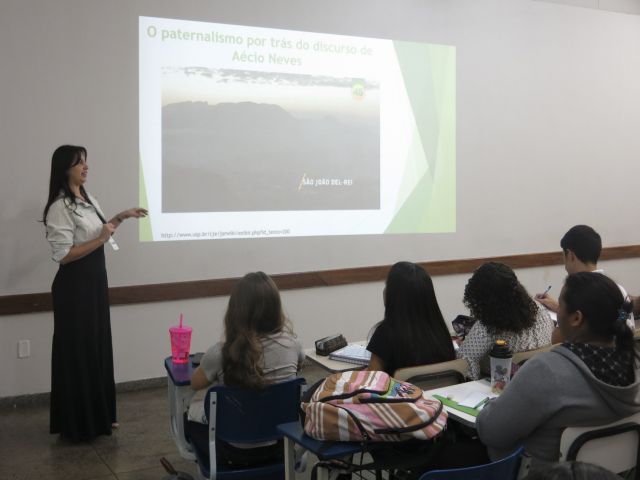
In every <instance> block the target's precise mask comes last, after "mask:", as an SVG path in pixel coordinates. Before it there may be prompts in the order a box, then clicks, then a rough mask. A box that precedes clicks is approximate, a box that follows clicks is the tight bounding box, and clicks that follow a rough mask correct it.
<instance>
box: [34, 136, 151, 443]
mask: <svg viewBox="0 0 640 480" xmlns="http://www.w3.org/2000/svg"><path fill="white" fill-rule="evenodd" d="M87 171H88V166H87V150H86V149H85V148H84V147H78V146H72V145H63V146H61V147H58V148H57V149H56V151H55V152H53V157H52V158H51V177H50V180H49V197H48V199H47V203H46V206H45V207H44V212H43V215H42V219H43V222H44V224H45V226H46V236H47V240H48V241H49V243H50V245H51V248H52V251H53V256H52V258H53V260H54V261H55V262H58V263H59V264H60V268H59V269H58V273H57V274H56V276H55V279H54V280H53V284H52V286H51V293H52V296H53V320H54V329H53V347H52V355H51V423H50V432H51V433H60V434H61V435H62V436H63V437H65V438H67V439H69V440H72V441H88V440H91V439H93V438H95V437H97V436H98V435H110V434H111V430H112V428H115V427H117V426H118V424H117V420H116V395H115V382H114V378H113V352H112V348H111V324H110V319H109V292H108V286H107V271H106V268H105V260H104V247H103V245H104V244H105V243H106V242H107V241H109V239H110V238H111V235H112V234H113V232H115V230H116V228H118V227H119V226H120V224H121V223H122V222H123V221H124V220H126V219H127V218H132V217H135V218H140V217H144V216H145V215H146V214H147V211H146V210H144V209H142V208H131V209H129V210H125V211H123V212H120V213H118V214H117V215H116V216H115V217H113V218H112V219H111V220H109V221H107V220H106V219H105V216H104V214H103V213H102V210H101V209H100V206H99V205H98V202H97V201H96V199H95V198H94V197H93V196H91V195H89V193H88V192H87V191H86V190H85V188H84V183H85V182H86V180H87Z"/></svg>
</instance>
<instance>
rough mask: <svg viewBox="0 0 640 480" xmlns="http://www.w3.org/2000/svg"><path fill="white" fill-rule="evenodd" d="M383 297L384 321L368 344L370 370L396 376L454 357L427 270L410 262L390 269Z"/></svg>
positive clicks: (379, 324)
mask: <svg viewBox="0 0 640 480" xmlns="http://www.w3.org/2000/svg"><path fill="white" fill-rule="evenodd" d="M382 296H383V300H384V319H383V320H382V321H381V322H380V323H378V324H377V325H376V327H375V331H374V333H373V335H372V337H371V340H370V341H369V345H367V350H369V351H370V352H371V361H370V363H369V370H383V371H385V372H387V373H388V374H389V375H393V373H394V372H395V371H396V370H397V369H398V368H404V367H413V366H416V365H427V364H431V363H438V362H446V361H448V360H453V359H454V358H455V352H454V349H453V343H452V342H451V335H450V334H449V330H448V329H447V326H446V324H445V323H444V318H443V317H442V312H440V307H439V306H438V301H437V300H436V294H435V291H434V289H433V282H432V281H431V277H429V274H427V272H426V271H425V270H424V268H422V267H421V266H420V265H416V264H415V263H410V262H398V263H396V264H395V265H393V267H391V270H389V274H388V275H387V281H386V285H385V289H384V291H383V294H382Z"/></svg>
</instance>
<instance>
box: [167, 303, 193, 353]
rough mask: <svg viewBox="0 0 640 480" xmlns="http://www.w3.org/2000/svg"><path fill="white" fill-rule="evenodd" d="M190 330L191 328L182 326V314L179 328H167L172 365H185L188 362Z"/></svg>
mask: <svg viewBox="0 0 640 480" xmlns="http://www.w3.org/2000/svg"><path fill="white" fill-rule="evenodd" d="M191 330H192V329H191V327H186V326H185V327H183V326H182V314H180V326H178V327H170V328H169V335H170V336H171V360H172V361H173V363H187V362H188V361H189V349H190V348H191Z"/></svg>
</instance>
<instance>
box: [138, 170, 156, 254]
mask: <svg viewBox="0 0 640 480" xmlns="http://www.w3.org/2000/svg"><path fill="white" fill-rule="evenodd" d="M139 178H140V185H139V186H138V191H139V194H140V201H139V204H140V206H141V207H142V208H146V209H147V210H149V202H148V200H147V188H146V187H145V183H144V170H143V168H142V158H140V176H139ZM138 228H139V235H140V241H141V242H151V241H152V240H153V233H152V231H151V219H150V218H149V217H148V216H147V217H144V218H141V219H140V225H139V227H138Z"/></svg>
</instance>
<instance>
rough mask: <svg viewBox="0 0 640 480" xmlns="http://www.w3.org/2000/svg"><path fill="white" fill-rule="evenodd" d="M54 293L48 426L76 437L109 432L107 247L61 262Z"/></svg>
mask: <svg viewBox="0 0 640 480" xmlns="http://www.w3.org/2000/svg"><path fill="white" fill-rule="evenodd" d="M51 293H52V294H53V320H54V328H53V349H52V355H51V357H52V358H51V423H50V431H51V433H60V434H61V435H62V436H63V437H65V438H68V439H69V440H72V441H88V440H91V439H93V438H95V437H97V436H98V435H110V434H111V424H112V423H113V422H115V421H116V393H115V382H114V378H113V351H112V347H111V321H110V318H109V291H108V284H107V271H106V267H105V258H104V248H103V247H101V248H99V249H97V250H95V251H93V252H92V253H90V254H89V255H87V256H86V257H83V258H81V259H79V260H76V261H73V262H70V263H68V264H66V265H60V268H59V269H58V273H57V274H56V277H55V279H54V281H53V285H52V286H51Z"/></svg>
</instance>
